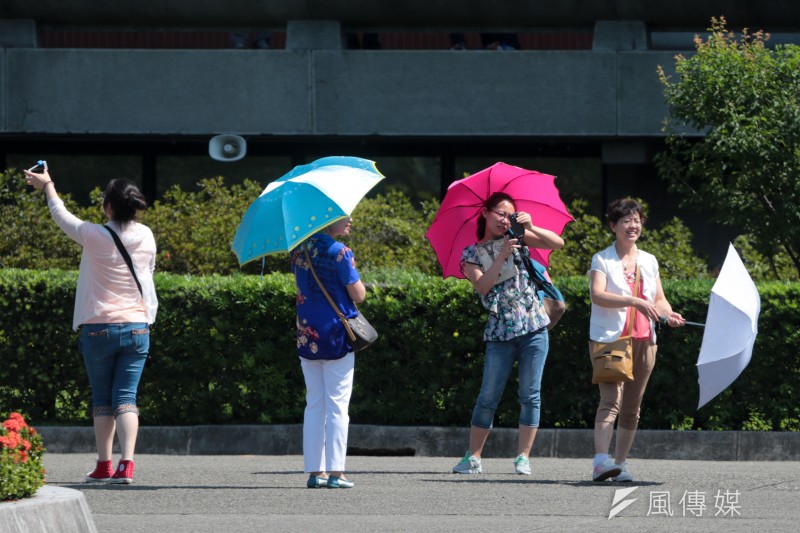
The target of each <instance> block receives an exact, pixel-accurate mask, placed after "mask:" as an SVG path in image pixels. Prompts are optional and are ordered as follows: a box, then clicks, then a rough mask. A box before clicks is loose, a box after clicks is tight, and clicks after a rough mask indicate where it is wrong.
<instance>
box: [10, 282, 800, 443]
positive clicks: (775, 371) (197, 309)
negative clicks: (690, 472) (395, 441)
mask: <svg viewBox="0 0 800 533" xmlns="http://www.w3.org/2000/svg"><path fill="white" fill-rule="evenodd" d="M365 278H366V279H365V281H367V282H368V283H369V292H368V297H367V301H366V302H365V304H364V305H363V306H362V310H363V311H364V313H365V314H366V315H367V316H368V317H369V319H370V321H371V322H372V323H373V324H375V326H376V328H377V329H378V331H379V332H380V333H381V338H380V339H379V341H378V342H377V344H375V345H374V346H373V347H371V348H370V349H369V350H367V351H365V352H363V353H360V354H358V356H357V363H356V377H355V385H354V391H353V399H352V404H351V419H352V422H353V423H359V424H396V425H416V424H421V425H444V426H467V425H468V424H469V419H470V414H471V411H472V407H473V405H474V402H475V397H476V395H477V393H478V389H479V388H480V379H481V373H482V363H483V342H482V340H481V338H482V332H483V325H484V322H485V316H484V312H483V309H482V308H481V306H480V303H479V302H478V299H477V297H476V296H475V295H474V293H473V291H472V289H471V287H470V285H469V283H468V282H466V281H464V280H454V279H449V280H441V279H440V278H438V277H428V276H425V275H422V274H408V273H403V272H401V271H389V270H386V271H380V272H373V273H370V274H368V275H366V274H365ZM76 281H77V274H76V273H75V272H72V271H57V270H48V271H29V270H19V269H5V270H0V310H1V312H0V360H2V361H3V365H2V366H0V412H7V411H10V410H21V411H23V412H26V413H28V414H29V416H30V417H31V418H32V419H33V420H35V421H36V423H39V424H41V423H47V424H74V423H80V424H83V423H88V413H89V412H90V410H89V402H90V397H89V386H88V383H87V380H86V376H85V372H84V369H83V363H82V360H81V356H80V354H79V352H78V351H77V349H76V347H75V345H76V340H77V336H76V334H75V333H74V332H72V330H71V328H70V324H71V322H72V320H71V317H72V305H73V295H74V290H75V284H76ZM557 281H558V285H559V287H560V288H561V290H562V292H563V293H564V295H565V297H566V299H567V301H568V304H569V310H568V312H567V314H566V315H565V316H564V318H563V319H562V320H561V322H560V323H559V325H558V327H557V328H556V329H555V330H554V331H553V333H552V338H551V349H550V355H549V360H548V362H547V365H546V367H545V374H544V381H543V410H542V425H543V427H570V428H585V427H592V425H593V420H594V410H595V408H596V403H597V400H598V392H597V388H596V387H595V386H593V385H592V384H591V383H590V365H589V361H588V355H587V345H586V341H587V331H588V313H589V295H588V288H587V282H586V279H585V278H584V277H570V278H559V279H558V280H557ZM712 284H713V280H681V281H672V282H669V281H665V282H664V286H665V290H666V292H667V296H668V297H669V299H670V301H671V302H672V304H673V306H674V307H675V308H676V309H677V310H679V311H680V312H682V313H683V315H684V316H685V317H687V319H689V320H696V321H700V322H702V321H704V319H705V314H706V308H707V305H708V299H709V292H710V289H711V286H712ZM156 285H157V289H158V293H159V299H160V303H161V306H160V310H159V315H158V320H157V322H156V324H155V326H154V327H153V333H152V338H151V360H150V361H149V362H148V364H147V367H146V369H145V373H144V376H143V379H142V384H141V387H140V401H139V404H140V408H141V410H142V423H143V424H148V425H173V424H174V425H184V424H224V423H245V424H250V423H264V424H269V423H298V422H300V421H301V420H302V416H303V408H304V394H305V390H304V385H303V377H302V373H301V371H300V365H299V362H298V359H297V355H296V350H295V334H294V299H295V296H294V295H295V291H294V283H293V280H292V278H291V276H289V275H286V274H271V275H267V276H265V277H264V278H263V279H261V278H259V277H258V276H247V275H234V276H230V277H224V276H206V277H191V276H180V275H174V274H158V275H157V276H156ZM758 287H759V292H760V294H761V298H762V312H761V318H760V321H759V325H760V330H761V331H760V333H759V336H758V339H757V341H756V346H755V350H754V354H753V359H752V361H751V363H750V365H749V367H748V368H747V369H746V370H745V371H744V373H743V375H742V376H741V377H740V378H739V379H738V380H737V381H736V382H735V383H734V384H733V386H732V387H730V388H729V389H727V390H726V391H725V392H723V393H722V394H721V395H720V396H719V397H717V398H716V399H714V400H713V401H712V402H711V403H710V404H708V405H706V406H705V407H703V408H702V409H700V410H697V398H698V385H697V371H696V368H695V366H694V363H695V362H696V359H697V354H698V352H699V348H700V343H701V340H702V334H703V331H702V328H696V327H688V326H687V327H685V328H681V329H669V328H667V329H666V330H662V331H661V332H660V342H659V359H658V364H657V366H656V370H655V372H654V374H653V377H652V379H651V382H650V385H649V387H648V391H647V394H646V396H645V399H644V404H643V408H642V421H641V427H643V428H651V429H671V428H679V429H690V428H692V429H728V430H736V429H748V430H792V431H796V430H798V429H800V422H798V421H799V420H800V406H798V404H797V401H796V398H797V394H798V390H797V389H798V384H799V383H800V380H798V373H799V372H800V370H799V369H800V354H799V352H798V350H797V346H798V345H800V342H798V341H800V338H798V333H797V328H796V325H797V324H798V323H800V305H798V302H800V284H798V283H781V282H769V283H761V284H759V285H758ZM512 379H516V378H512ZM515 391H516V386H515V385H514V383H513V382H511V383H509V385H508V386H507V389H506V394H505V396H504V398H503V403H502V405H501V406H500V408H499V409H498V416H497V418H496V421H495V423H496V425H497V426H505V427H513V426H516V423H517V414H518V406H517V405H516V398H515Z"/></svg>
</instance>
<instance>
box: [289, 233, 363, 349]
mask: <svg viewBox="0 0 800 533" xmlns="http://www.w3.org/2000/svg"><path fill="white" fill-rule="evenodd" d="M304 250H308V254H309V256H310V257H311V261H312V262H313V263H314V272H316V273H317V276H318V277H319V279H320V281H321V282H322V284H323V285H324V286H325V290H327V291H328V294H330V296H331V298H333V301H334V302H335V303H336V305H337V307H338V308H339V310H340V311H341V312H342V314H344V316H346V317H347V318H353V317H355V316H357V315H358V309H357V308H356V304H355V303H353V300H352V299H351V298H350V295H349V294H348V293H347V285H350V284H351V283H355V282H356V281H358V280H359V279H361V278H360V276H359V274H358V271H357V270H356V263H355V258H354V257H353V251H352V250H351V249H350V248H348V247H347V246H345V245H344V244H342V243H340V242H338V241H336V240H335V239H333V238H332V237H330V236H329V235H326V234H324V233H317V234H314V235H313V236H312V237H310V238H309V239H308V240H307V241H306V242H305V243H304V244H302V245H300V246H298V247H297V248H296V249H295V250H294V251H293V252H292V273H293V274H294V279H295V284H296V285H297V352H298V354H299V355H300V357H302V358H303V359H341V358H342V357H344V356H345V355H347V354H348V353H349V352H350V351H352V348H351V346H350V342H349V339H348V337H347V333H346V332H345V329H344V326H343V325H342V322H341V320H339V316H338V315H337V314H336V312H335V311H334V310H333V307H331V304H330V302H329V301H328V299H327V298H326V297H325V294H324V293H323V292H322V289H320V287H319V284H318V283H317V280H316V279H314V275H313V274H312V273H311V269H310V268H309V266H308V259H307V256H306V254H305V252H304Z"/></svg>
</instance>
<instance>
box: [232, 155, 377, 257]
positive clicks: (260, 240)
mask: <svg viewBox="0 0 800 533" xmlns="http://www.w3.org/2000/svg"><path fill="white" fill-rule="evenodd" d="M383 178H384V176H383V174H381V173H380V172H378V169H377V168H376V167H375V163H374V162H373V161H369V160H367V159H361V158H359V157H348V156H331V157H323V158H322V159H318V160H316V161H314V162H313V163H309V164H307V165H300V166H297V167H295V168H294V169H293V170H292V171H291V172H289V173H288V174H286V175H284V176H282V177H281V178H279V179H277V180H275V181H273V182H272V183H270V184H269V185H267V188H266V189H264V192H262V193H261V196H259V197H258V198H257V199H256V200H255V201H254V202H253V203H252V204H251V205H250V207H248V208H247V211H246V212H245V214H244V217H243V218H242V221H241V223H240V224H239V227H238V228H237V230H236V235H235V236H234V238H233V244H232V246H231V248H232V249H233V252H234V253H235V254H236V257H237V258H238V259H239V264H240V265H243V264H245V263H247V262H249V261H253V260H254V259H258V258H260V257H263V256H265V255H268V254H274V253H280V252H290V251H291V250H292V249H294V248H295V247H297V245H298V244H300V243H301V242H303V241H304V240H306V239H307V238H308V237H310V236H311V235H313V234H314V233H316V232H318V231H320V230H321V229H323V228H325V227H326V226H329V225H331V224H333V223H334V222H336V221H337V220H341V219H342V218H345V217H348V216H350V215H351V214H352V212H353V209H355V207H356V205H357V204H358V202H360V201H361V199H362V198H363V197H364V195H365V194H367V192H368V191H369V190H370V189H372V188H373V187H374V186H375V185H377V183H378V182H379V181H381V180H382V179H383Z"/></svg>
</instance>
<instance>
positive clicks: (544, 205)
mask: <svg viewBox="0 0 800 533" xmlns="http://www.w3.org/2000/svg"><path fill="white" fill-rule="evenodd" d="M555 179H556V178H555V176H550V175H548V174H542V173H541V172H536V171H533V170H526V169H524V168H520V167H515V166H513V165H507V164H505V163H495V164H494V165H492V166H491V167H489V168H487V169H484V170H481V171H480V172H477V173H475V174H473V175H471V176H469V177H466V178H464V179H462V180H458V181H455V182H453V183H451V184H450V187H448V189H447V194H445V197H444V200H442V205H441V206H440V207H439V211H438V212H437V213H436V217H434V219H433V223H431V227H430V228H428V232H427V233H426V234H425V237H426V238H427V239H428V241H430V243H431V246H432V247H433V250H434V251H435V252H436V257H437V258H438V259H439V264H440V265H441V266H442V276H443V277H445V278H447V277H449V276H453V277H456V278H463V277H464V275H463V274H462V273H461V268H460V263H461V252H462V251H463V250H464V248H466V247H467V246H469V245H470V244H475V242H477V240H478V237H477V234H476V232H477V228H478V217H480V215H481V208H482V207H483V202H484V201H486V199H487V198H488V197H489V196H491V195H492V194H494V193H496V192H504V193H506V194H508V195H509V196H510V197H511V198H513V199H514V204H515V206H516V208H517V210H518V211H526V212H528V213H530V215H531V218H532V219H533V223H534V225H536V226H539V227H542V228H545V229H549V230H551V231H553V232H555V233H557V234H559V235H560V234H561V232H563V231H564V227H565V226H566V225H567V223H568V222H571V221H572V220H573V218H572V216H570V214H569V212H568V211H567V207H566V206H565V205H564V202H562V201H561V196H560V195H559V193H558V189H557V188H556V186H555V183H554V181H555ZM551 251H552V250H539V249H535V248H531V249H530V253H531V258H533V259H535V260H536V261H538V262H540V263H542V264H543V265H545V266H549V262H548V258H549V256H550V252H551Z"/></svg>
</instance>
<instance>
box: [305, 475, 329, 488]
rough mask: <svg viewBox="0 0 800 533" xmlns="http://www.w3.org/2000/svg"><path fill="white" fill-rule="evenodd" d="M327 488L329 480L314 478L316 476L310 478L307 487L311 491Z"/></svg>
mask: <svg viewBox="0 0 800 533" xmlns="http://www.w3.org/2000/svg"><path fill="white" fill-rule="evenodd" d="M327 486H328V478H326V477H320V476H314V475H311V476H308V481H307V482H306V487H308V488H309V489H319V488H322V487H327Z"/></svg>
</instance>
